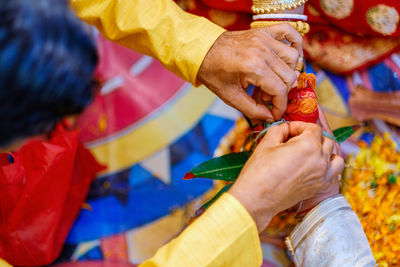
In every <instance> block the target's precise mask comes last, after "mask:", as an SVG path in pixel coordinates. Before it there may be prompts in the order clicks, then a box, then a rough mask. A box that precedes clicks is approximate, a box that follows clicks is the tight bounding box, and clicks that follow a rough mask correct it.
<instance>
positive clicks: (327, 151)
mask: <svg viewBox="0 0 400 267" xmlns="http://www.w3.org/2000/svg"><path fill="white" fill-rule="evenodd" d="M334 146H335V142H334V141H333V140H332V139H330V138H327V137H325V136H324V137H322V153H323V154H324V155H325V156H326V157H327V158H328V159H330V157H331V155H332V153H333V148H334Z"/></svg>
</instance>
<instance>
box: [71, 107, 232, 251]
mask: <svg viewBox="0 0 400 267" xmlns="http://www.w3.org/2000/svg"><path fill="white" fill-rule="evenodd" d="M233 124H234V122H233V121H232V120H228V119H224V118H221V117H217V116H214V115H205V116H204V117H203V118H202V119H201V121H200V122H199V123H198V124H197V125H196V126H195V127H193V128H192V129H191V130H190V131H189V132H188V133H186V134H185V135H184V136H182V137H181V138H179V139H178V140H177V141H175V142H174V143H173V144H171V145H170V146H169V151H170V159H171V165H170V166H171V183H170V184H165V183H163V182H162V181H161V180H159V179H157V177H156V176H154V175H153V174H152V173H150V172H149V171H148V170H146V169H144V168H143V167H142V166H141V165H140V163H139V164H135V165H134V166H132V167H131V168H129V169H126V170H124V171H121V172H119V173H115V174H112V175H109V176H106V177H101V178H98V179H97V180H96V181H94V182H93V184H92V186H91V189H90V192H89V197H88V200H87V203H88V204H89V205H90V207H91V210H82V211H81V213H80V215H79V217H78V219H77V220H76V222H75V225H74V226H73V228H72V230H71V231H70V234H69V236H68V239H67V243H68V244H78V243H80V242H84V241H88V240H96V239H100V238H102V237H106V236H110V235H113V234H119V233H123V232H125V231H128V230H131V229H133V228H137V227H140V226H142V225H144V224H147V223H150V222H152V221H154V220H156V219H158V218H160V217H163V216H166V215H168V214H169V213H171V212H172V211H173V210H175V209H177V208H181V207H184V206H185V205H186V204H188V203H189V202H191V201H193V200H194V199H195V198H197V197H199V196H201V195H203V194H204V193H205V192H207V191H208V190H209V189H211V187H212V185H213V183H212V181H210V180H206V179H193V180H187V181H186V180H182V178H183V177H184V175H185V173H186V172H188V171H190V170H191V169H192V168H193V167H194V166H195V165H198V164H200V163H202V162H204V161H206V160H208V159H210V158H211V157H212V155H213V152H214V150H215V149H216V148H217V146H218V144H219V142H220V139H221V138H222V137H223V136H224V135H225V134H226V132H227V131H228V130H229V129H230V128H231V127H232V126H233ZM105 184H107V186H105Z"/></svg>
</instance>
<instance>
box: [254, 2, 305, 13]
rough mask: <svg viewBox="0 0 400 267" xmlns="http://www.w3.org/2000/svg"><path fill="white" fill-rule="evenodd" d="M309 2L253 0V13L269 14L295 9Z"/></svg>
mask: <svg viewBox="0 0 400 267" xmlns="http://www.w3.org/2000/svg"><path fill="white" fill-rule="evenodd" d="M306 2H307V0H253V6H252V7H251V11H252V12H253V13H254V14H268V13H276V12H278V11H284V10H288V9H295V8H297V7H299V6H301V5H304V4H305V3H306Z"/></svg>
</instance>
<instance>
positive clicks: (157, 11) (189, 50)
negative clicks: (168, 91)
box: [70, 0, 224, 84]
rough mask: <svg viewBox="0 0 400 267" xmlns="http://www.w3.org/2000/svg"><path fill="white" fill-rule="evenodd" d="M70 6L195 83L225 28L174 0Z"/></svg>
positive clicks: (81, 0) (79, 0) (75, 1)
mask: <svg viewBox="0 0 400 267" xmlns="http://www.w3.org/2000/svg"><path fill="white" fill-rule="evenodd" d="M70 4H71V8H72V9H73V10H74V11H75V12H76V14H77V15H78V16H79V17H80V18H81V19H83V20H84V21H86V22H87V23H89V24H92V25H94V26H96V27H97V29H99V31H100V32H101V33H102V35H103V36H105V37H106V38H108V39H110V40H112V41H114V42H116V43H118V44H120V45H123V46H125V47H128V48H131V49H133V50H135V51H138V52H140V53H143V54H146V55H150V56H152V57H155V58H157V59H158V60H160V61H161V63H162V64H163V65H164V66H165V67H166V68H167V69H169V70H170V71H172V72H174V73H175V74H177V75H178V76H180V77H181V78H183V79H185V80H187V81H189V82H191V83H192V84H195V83H196V76H197V72H198V70H199V68H200V65H201V63H202V62H203V59H204V57H205V56H206V54H207V52H208V50H209V49H210V48H211V46H212V45H213V44H214V42H215V40H216V39H217V38H218V37H219V36H220V35H221V34H222V33H223V32H224V29H223V28H221V27H219V26H217V25H215V24H214V23H212V22H210V21H208V20H207V19H205V18H202V17H198V16H194V15H191V14H189V13H186V12H184V11H183V10H182V9H181V8H180V7H179V6H178V5H176V4H175V3H174V2H173V1H172V0H157V1H154V0H70Z"/></svg>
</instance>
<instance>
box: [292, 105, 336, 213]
mask: <svg viewBox="0 0 400 267" xmlns="http://www.w3.org/2000/svg"><path fill="white" fill-rule="evenodd" d="M318 111H319V121H318V124H319V125H321V127H322V129H323V130H325V131H326V132H328V133H330V134H331V135H333V132H332V130H331V128H330V127H329V124H328V120H327V119H326V117H325V114H324V112H323V111H322V108H321V106H320V105H318ZM333 154H336V155H339V156H342V150H341V148H340V145H339V144H338V143H336V142H335V143H334V146H333ZM339 178H340V176H339V175H338V177H337V179H336V181H335V182H334V183H332V184H331V186H330V187H329V188H328V189H325V190H323V191H321V192H318V193H317V194H316V195H315V196H313V197H312V198H310V199H306V200H304V201H303V203H302V204H301V209H300V210H299V212H301V211H303V210H307V209H311V208H313V207H315V206H316V205H318V204H319V203H320V202H322V201H324V200H325V199H327V198H329V197H332V196H335V195H337V194H339V187H340V180H339ZM297 208H298V207H296V210H297ZM303 215H305V214H303Z"/></svg>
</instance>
